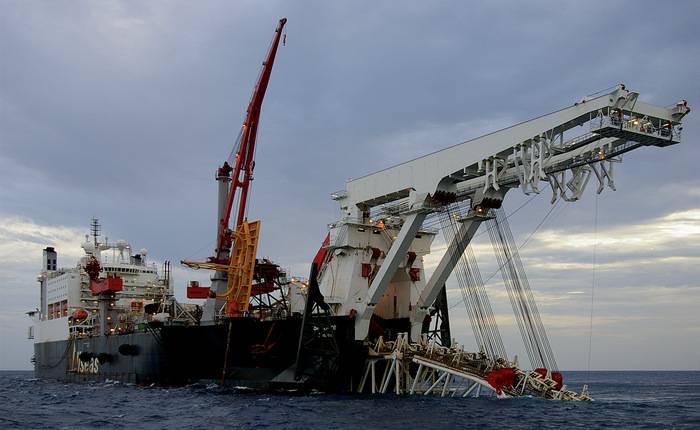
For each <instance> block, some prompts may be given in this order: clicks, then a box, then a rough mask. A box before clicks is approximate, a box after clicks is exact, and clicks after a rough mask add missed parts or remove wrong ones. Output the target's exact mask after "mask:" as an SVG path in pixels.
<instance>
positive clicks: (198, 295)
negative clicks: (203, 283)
mask: <svg viewBox="0 0 700 430" xmlns="http://www.w3.org/2000/svg"><path fill="white" fill-rule="evenodd" d="M208 297H209V287H200V286H199V281H190V285H188V286H187V298H188V299H206V298H208Z"/></svg>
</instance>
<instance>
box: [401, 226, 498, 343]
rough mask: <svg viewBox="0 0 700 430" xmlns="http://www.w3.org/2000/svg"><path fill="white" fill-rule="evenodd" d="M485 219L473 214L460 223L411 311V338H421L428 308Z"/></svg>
mask: <svg viewBox="0 0 700 430" xmlns="http://www.w3.org/2000/svg"><path fill="white" fill-rule="evenodd" d="M485 219H486V218H485V217H483V216H477V215H472V216H470V217H468V218H465V219H464V220H462V222H461V223H460V226H459V229H458V231H457V234H456V235H455V237H454V239H453V240H452V242H451V243H450V244H449V246H448V247H447V251H445V254H444V255H443V256H442V259H441V260H440V263H439V264H438V266H437V267H436V268H435V271H434V272H433V274H432V275H431V276H430V279H428V282H427V283H426V284H425V288H424V289H423V291H422V292H421V294H420V296H419V297H418V301H417V302H416V305H415V306H414V307H413V312H412V313H411V339H413V340H417V339H419V338H420V335H421V332H422V329H423V320H424V319H425V316H426V315H428V308H429V307H430V306H431V305H432V304H433V303H434V302H435V299H436V298H437V295H438V293H439V292H440V289H441V288H442V287H443V286H444V285H445V282H447V278H449V277H450V275H451V274H452V270H454V268H455V265H456V264H457V261H459V259H460V258H461V257H462V253H463V252H464V250H465V249H466V247H467V245H469V242H471V240H472V238H473V237H474V235H475V234H476V231H477V230H478V229H479V226H480V225H481V223H482V221H484V220H485Z"/></svg>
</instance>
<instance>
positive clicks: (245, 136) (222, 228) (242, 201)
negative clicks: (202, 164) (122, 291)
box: [214, 18, 287, 258]
mask: <svg viewBox="0 0 700 430" xmlns="http://www.w3.org/2000/svg"><path fill="white" fill-rule="evenodd" d="M286 23H287V19H286V18H282V19H280V20H279V23H278V24H277V29H275V35H274V37H273V38H272V44H271V45H270V49H269V50H268V52H267V56H266V57H265V61H264V62H263V64H262V70H261V71H260V75H259V76H258V81H257V83H256V84H255V88H254V89H253V95H252V96H251V97H250V103H248V109H247V111H246V118H245V121H244V122H243V129H242V130H241V137H240V140H239V142H238V148H236V154H235V163H234V166H233V169H231V167H230V166H228V162H224V165H223V166H222V168H221V169H222V170H223V171H231V178H232V179H233V181H232V183H231V186H230V188H229V192H228V197H227V199H226V206H225V210H224V213H223V217H222V218H221V219H220V220H219V229H218V232H219V233H218V240H217V249H216V252H215V254H214V255H215V256H216V257H217V258H219V257H218V256H219V253H220V252H221V251H222V250H223V249H225V248H228V245H229V244H230V241H231V235H230V231H231V230H229V222H230V218H231V211H232V209H233V203H234V201H235V200H236V194H237V192H238V189H239V188H240V190H241V192H240V196H239V199H238V208H237V216H236V224H235V226H234V229H235V227H238V226H239V225H241V223H243V220H244V219H245V213H246V207H247V204H248V188H249V186H250V181H251V180H252V179H253V169H254V168H255V160H254V158H255V142H256V138H257V134H258V124H259V120H260V110H261V108H262V102H263V99H264V98H265V92H266V91H267V85H268V83H269V82H270V75H271V73H272V66H273V65H274V63H275V56H276V55H277V47H278V46H279V42H280V38H281V36H282V29H283V28H284V25H285V24H286ZM220 171H221V170H220Z"/></svg>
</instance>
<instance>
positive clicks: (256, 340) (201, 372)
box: [34, 317, 367, 392]
mask: <svg viewBox="0 0 700 430" xmlns="http://www.w3.org/2000/svg"><path fill="white" fill-rule="evenodd" d="M330 322H331V323H332V325H333V327H334V332H335V341H336V343H337V346H338V352H339V354H338V357H339V360H338V365H337V367H336V369H335V370H334V373H333V374H332V375H325V376H324V377H323V378H309V377H308V376H309V375H306V376H307V377H304V378H294V371H293V370H294V368H295V366H294V365H295V362H296V355H297V349H298V345H299V333H300V329H301V317H292V318H287V319H284V320H276V321H259V320H256V319H249V318H235V319H231V320H230V321H227V322H224V323H223V324H218V325H209V326H189V327H184V326H164V327H160V328H152V329H149V330H148V331H146V332H142V333H133V334H128V335H115V336H103V337H94V338H85V339H78V340H74V341H71V340H64V341H56V342H44V343H39V344H35V346H34V352H35V366H34V369H35V374H36V376H37V377H39V378H46V379H58V380H64V381H74V382H78V381H104V380H115V381H120V382H124V383H135V384H151V383H156V384H159V385H186V384H191V383H196V382H207V383H208V382H217V383H219V382H221V380H222V376H223V374H224V372H223V369H224V356H225V352H226V345H227V341H228V343H229V352H228V362H227V365H226V378H225V384H226V385H233V386H246V387H251V388H257V389H277V388H318V389H322V390H327V391H335V392H342V391H347V390H349V389H350V387H351V386H352V385H353V384H354V381H357V378H358V375H359V373H360V372H361V366H362V365H363V364H364V361H365V357H366V353H367V352H366V348H364V347H362V346H361V344H360V343H358V342H356V341H355V340H354V324H353V323H354V320H352V319H350V318H347V317H331V318H330ZM229 324H230V334H231V336H230V338H229V336H228V335H229ZM297 376H299V375H297Z"/></svg>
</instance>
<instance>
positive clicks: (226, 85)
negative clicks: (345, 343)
mask: <svg viewBox="0 0 700 430" xmlns="http://www.w3.org/2000/svg"><path fill="white" fill-rule="evenodd" d="M0 10H2V13H0V58H1V59H2V60H0V215H2V217H3V218H2V219H3V220H6V219H16V218H17V217H19V218H20V219H24V220H29V221H31V222H32V223H34V224H35V225H37V226H40V228H41V229H48V228H49V227H51V226H68V227H70V228H75V229H79V228H82V227H81V226H83V225H84V226H87V222H88V220H89V218H90V217H91V216H93V215H94V216H99V217H100V218H101V219H102V221H103V224H104V227H105V230H106V231H109V232H110V237H113V238H115V239H116V238H122V237H123V238H130V239H131V240H132V241H138V242H139V244H140V245H139V246H141V245H143V246H146V247H148V248H149V249H150V250H151V253H152V255H155V256H157V257H158V258H160V259H171V260H173V261H178V260H180V259H182V258H184V257H191V256H193V253H196V252H198V251H199V252H200V256H202V257H203V256H206V255H208V254H209V253H210V252H211V250H209V249H208V247H207V244H208V243H211V242H212V240H213V230H214V224H213V219H214V208H215V185H214V183H213V180H212V179H213V171H214V169H215V168H216V166H217V165H219V164H220V163H221V162H222V160H223V159H224V158H225V157H226V156H227V154H228V153H229V151H230V148H231V146H232V143H233V140H234V138H235V136H236V134H237V132H238V129H239V127H240V124H241V121H242V117H243V113H244V110H245V106H246V104H247V102H248V98H249V96H250V91H251V89H252V86H253V83H254V80H255V78H256V75H257V73H258V71H259V67H260V63H261V61H262V58H263V55H264V51H265V49H266V48H267V44H268V42H269V40H270V38H271V36H272V31H273V29H274V25H275V23H276V20H277V19H278V18H280V17H281V16H286V17H287V18H288V19H289V23H288V27H287V32H288V37H287V47H285V48H283V49H281V50H280V52H279V55H278V59H277V62H276V65H275V70H274V72H273V76H272V81H271V84H270V87H269V91H268V97H267V99H266V102H265V105H264V108H263V122H262V128H261V130H260V136H259V142H260V146H259V149H258V153H257V167H256V180H255V183H254V198H253V203H252V207H251V212H250V215H251V217H261V218H262V219H263V228H264V233H263V237H262V244H261V252H262V253H263V254H265V255H268V256H270V257H272V258H274V259H275V260H277V261H279V262H280V263H282V264H283V265H286V266H293V267H295V268H296V267H299V268H301V267H303V264H305V263H306V262H308V261H309V259H310V258H311V257H312V256H313V254H314V252H315V250H316V249H317V248H318V246H319V243H320V241H321V239H322V237H323V235H324V234H325V225H326V224H327V223H329V222H332V221H334V219H335V218H336V217H337V216H338V213H337V209H336V206H335V205H334V202H332V201H331V200H330V199H329V198H328V195H329V193H330V192H332V191H335V190H337V189H340V188H342V187H343V185H344V181H345V180H346V179H347V178H349V177H357V176H360V175H362V174H366V173H368V172H372V171H374V170H377V169H380V168H383V167H386V166H388V165H392V164H395V163H399V162H402V161H404V160H406V159H408V158H412V157H414V156H416V155H419V154H421V153H426V152H429V151H432V150H434V149H436V148H441V147H444V146H448V145H452V144H455V143H457V142H459V141H462V140H465V139H466V138H468V137H473V136H474V135H478V134H480V133H482V132H485V131H491V130H493V129H496V128H500V127H502V126H506V125H508V124H509V123H512V122H517V121H521V120H525V119H528V118H531V117H534V116H537V115H540V114H543V113H546V112H550V111H553V110H555V109H558V108H560V107H563V106H566V105H569V104H570V103H572V102H574V101H576V100H578V99H579V98H580V97H581V96H583V95H586V94H590V93H592V92H594V91H597V90H599V89H602V88H606V87H609V86H611V85H614V84H616V83H618V82H621V81H624V82H626V83H627V84H628V86H629V87H630V88H632V89H633V90H638V91H640V93H641V97H642V98H643V99H645V100H647V101H651V102H654V103H658V104H662V105H666V104H671V103H674V102H676V101H677V100H678V99H680V98H687V99H688V100H689V101H690V103H691V105H693V106H700V97H699V95H700V84H699V83H698V81H697V75H698V70H700V67H698V66H699V65H700V64H699V63H700V60H699V59H700V43H698V42H699V39H700V38H699V37H698V30H697V25H696V22H695V21H696V19H697V16H699V15H700V14H699V12H700V5H698V4H697V2H691V1H685V2H684V1H679V2H674V4H673V7H665V8H659V7H657V6H656V5H655V4H654V3H646V2H631V1H630V2H614V3H607V4H605V5H600V6H592V5H590V4H587V3H564V4H562V3H561V2H538V3H536V4H532V2H529V3H528V4H525V3H522V2H490V3H489V4H487V5H478V6H477V5H470V6H465V5H463V4H461V3H460V2H454V3H451V2H440V3H435V2H432V3H426V2H408V3H407V2H403V3H402V4H401V5H400V7H399V6H397V5H396V3H393V2H359V3H357V2H353V3H342V4H341V3H337V2H334V3H329V2H323V1H308V2H295V3H286V2H266V3H265V4H264V5H261V4H260V3H259V2H224V1H207V2H198V3H196V4H195V3H191V2H126V1H125V2H119V3H107V2H66V1H58V2H38V1H37V2H20V1H5V2H2V4H1V5H0ZM630 23H635V24H634V25H632V24H630ZM699 126H700V116H698V115H697V113H696V112H693V113H691V115H690V116H689V117H688V118H687V121H686V125H685V130H684V133H685V137H684V139H685V143H684V144H682V145H678V146H676V147H671V148H667V149H663V150H661V149H658V148H644V149H642V150H639V151H636V152H635V153H632V154H629V155H628V156H626V157H625V161H624V163H623V164H622V165H621V166H619V167H620V168H619V169H617V172H616V175H617V184H618V189H619V190H620V191H618V192H616V193H606V194H604V195H602V196H601V197H600V199H599V205H600V207H599V209H600V214H601V215H600V217H599V225H600V229H601V232H602V231H607V230H606V229H608V228H612V227H616V226H620V225H624V224H631V225H641V224H643V223H644V222H647V221H648V220H651V219H656V218H659V217H663V216H665V215H668V214H670V213H675V212H680V211H684V210H688V209H694V208H698V207H700V194H699V193H698V190H700V183H698V180H697V177H696V171H697V167H696V164H697V160H698V159H700V148H699V147H698V145H697V141H698V136H699V134H700V127H699ZM516 193H517V192H513V195H512V196H509V202H508V208H510V209H511V210H512V209H513V208H514V207H517V205H519V204H520V203H521V202H522V201H523V197H521V196H518V195H517V194H516ZM546 200H547V198H541V199H539V200H538V201H537V203H533V204H532V205H531V207H528V209H527V210H526V211H524V212H522V213H521V214H519V215H520V216H518V217H517V218H516V219H514V220H513V221H512V225H513V228H514V230H515V231H516V232H519V233H520V234H521V235H525V236H526V235H527V234H529V232H530V231H531V230H532V228H533V227H534V226H535V225H536V224H537V222H538V221H539V219H541V217H542V216H543V214H544V212H545V211H546V210H547V207H548V206H547V205H548V203H547V201H546ZM593 202H594V199H593V198H592V196H591V195H588V196H587V198H586V199H585V200H584V201H582V202H579V203H576V204H574V205H570V207H568V208H566V209H565V210H563V211H562V213H561V215H560V217H559V218H558V219H557V220H556V222H557V223H561V224H559V225H560V227H561V228H562V229H566V231H575V232H577V233H581V234H584V233H587V232H590V231H591V229H592V219H593V218H592V217H593V216H592V213H593ZM85 229H86V228H85ZM611 231H612V232H615V231H619V230H611ZM610 234H613V233H610ZM659 234H662V233H659ZM78 239H80V238H78ZM546 245H547V244H546V243H544V242H539V241H538V242H536V243H533V244H532V245H530V246H531V247H535V246H537V247H538V249H539V250H540V251H541V252H537V253H533V254H529V253H528V254H524V257H525V258H526V262H527V264H528V267H531V268H532V269H531V270H532V271H533V285H535V282H534V281H536V282H537V284H536V285H535V288H537V289H542V290H543V291H545V290H546V291H549V290H555V291H553V293H552V294H554V295H557V296H558V297H561V296H563V295H564V294H565V291H576V290H582V291H588V290H587V289H586V283H585V282H584V281H580V282H579V281H577V280H578V279H590V278H589V277H588V274H587V273H588V270H587V268H586V267H561V266H556V265H555V264H554V263H556V264H559V265H561V264H563V263H570V262H578V263H585V261H582V259H583V258H584V254H585V253H583V251H582V252H581V253H576V252H575V251H572V250H556V251H553V252H550V251H551V250H550V249H548V248H547V247H546ZM37 246H39V244H37ZM210 247H211V246H209V248H210ZM202 249H203V250H202ZM14 252H22V253H31V254H32V255H31V256H23V257H22V258H23V259H25V258H28V259H33V263H31V264H30V263H28V262H26V261H25V263H22V264H19V263H12V265H11V266H10V264H9V262H6V263H4V264H3V266H2V276H3V280H4V282H5V285H4V291H5V292H6V293H5V294H6V296H7V298H6V299H4V300H3V301H2V304H0V315H2V318H3V320H4V321H9V322H10V323H11V324H10V326H11V327H12V330H14V331H18V330H23V328H22V327H24V325H26V322H25V321H24V316H23V315H22V312H23V311H24V310H25V309H29V308H31V307H32V306H34V301H35V300H34V299H35V296H36V294H35V291H34V288H35V286H36V283H35V281H34V279H33V278H34V275H35V271H36V269H37V268H38V266H39V261H40V255H39V254H37V253H36V251H35V250H29V249H24V248H22V249H16V250H15V251H14ZM62 252H66V253H67V252H70V251H69V250H68V249H66V250H62ZM601 252H602V251H601ZM639 254H640V255H635V256H620V255H617V256H616V257H615V258H616V259H617V258H620V259H621V260H624V261H627V260H629V264H630V267H631V268H619V267H618V268H615V269H614V270H610V271H609V274H610V276H611V277H614V278H615V282H617V278H619V279H620V280H625V283H624V284H625V285H628V286H631V285H635V284H644V285H648V286H649V288H650V289H653V288H656V287H658V288H670V289H671V290H673V291H684V292H687V291H688V290H683V289H682V288H686V287H683V284H684V282H683V281H684V280H685V285H688V286H692V283H693V282H694V281H693V280H694V279H697V272H693V271H684V270H685V269H682V270H681V269H678V267H680V266H678V264H680V263H678V262H673V265H672V267H673V269H669V270H668V272H669V276H670V277H671V278H672V279H673V280H674V282H673V285H670V284H668V283H666V282H663V277H662V276H661V275H659V272H658V270H656V269H654V270H650V271H649V272H647V269H646V267H649V266H648V263H647V262H646V260H645V258H647V259H648V258H653V257H654V256H653V255H652V256H650V255H649V254H644V252H641V253H639ZM601 255H602V254H601ZM677 255H678V256H681V257H683V256H685V257H691V256H697V248H696V247H693V246H692V244H690V245H688V246H687V247H686V248H684V249H683V250H682V251H678V253H677ZM480 259H481V256H480ZM484 259H486V257H484ZM8 261H9V260H8ZM13 261H14V260H13ZM27 261H29V260H27ZM547 263H552V264H553V268H556V269H547V267H546V265H547ZM656 267H658V266H652V268H656ZM602 270H604V269H601V271H602ZM484 271H485V272H486V271H487V270H486V269H485V270H484ZM540 271H541V272H542V274H541V275H540V274H537V275H536V274H535V273H540ZM602 273H603V272H602ZM605 273H607V272H605ZM182 276H183V278H178V280H177V282H178V286H179V287H184V282H185V281H186V279H185V278H184V276H186V275H185V274H184V273H183V274H182ZM187 276H189V275H187ZM197 276H199V275H197ZM547 276H551V277H566V278H567V279H569V280H572V285H570V286H567V288H564V289H562V290H561V291H558V290H557V288H558V287H557V286H556V284H555V282H554V281H553V280H552V279H550V278H547ZM611 279H613V278H611ZM601 282H602V281H601ZM667 284H668V285H667ZM688 288H689V287H688ZM620 291H622V289H620ZM662 291H666V290H662ZM690 291H696V290H690ZM620 294H621V296H620V303H619V311H618V312H619V313H620V315H621V317H625V316H632V315H633V314H634V312H637V311H636V310H633V309H631V308H630V306H631V305H630V304H629V303H624V300H622V299H624V297H626V296H625V294H624V293H620ZM580 296H583V295H580ZM577 297H578V296H577V295H575V294H574V295H572V298H569V297H566V298H567V300H566V301H564V302H561V303H562V306H563V307H564V308H563V309H565V310H569V311H570V312H569V313H570V314H573V313H575V312H578V314H577V315H582V314H585V312H583V311H582V310H581V308H582V307H584V306H585V302H586V300H585V297H580V298H581V300H580V301H578V302H575V301H572V300H574V298H577ZM669 297H677V296H673V295H671V296H669ZM679 297H683V295H681V296H679ZM686 297H687V300H686V301H685V304H683V303H679V304H678V306H679V308H678V309H685V308H682V306H685V305H687V304H688V303H694V304H695V305H697V304H698V298H697V293H693V294H689V295H688V296H686ZM601 300H604V298H601ZM610 300H611V302H612V300H613V299H612V298H611V299H610ZM616 303H617V302H616ZM649 303H650V305H649V306H650V307H648V308H647V310H648V313H649V315H652V316H653V315H657V314H659V313H660V312H662V307H655V306H654V304H653V300H651V299H649ZM601 306H602V305H601ZM659 306H661V305H659ZM669 306H671V308H672V305H669ZM543 307H545V308H546V311H547V313H549V312H551V313H552V315H555V314H557V315H558V313H557V312H555V311H554V310H553V309H552V308H550V307H549V306H547V305H546V304H544V303H543ZM671 308H669V309H671ZM663 309H666V308H663ZM506 311H507V309H505V310H504V311H503V314H504V315H505V314H506ZM574 311H575V312H574ZM663 312H665V311H663ZM562 313H565V312H562ZM8 315H10V316H8ZM572 318H574V317H572ZM678 318H680V316H679V317H678ZM571 321H576V320H575V319H572V320H571ZM679 321H683V320H682V319H681V320H679ZM690 323H693V321H692V320H686V324H690ZM679 324H680V322H679ZM652 326H653V325H652V324H651V323H650V325H649V326H644V325H639V326H636V325H635V324H633V323H629V325H627V326H624V332H625V333H626V335H627V336H628V337H629V338H630V339H632V340H631V342H632V341H634V340H637V341H640V339H642V338H643V337H644V333H647V332H648V331H649V330H650V329H651V328H650V327H652ZM3 333H7V332H3ZM8 336H9V334H8ZM464 336H465V338H466V337H468V333H467V332H466V331H465V332H464ZM4 339H5V334H3V340H4ZM7 339H10V342H11V343H12V345H17V350H21V348H25V347H26V341H22V340H21V336H19V337H17V336H13V337H11V338H9V337H8V338H7ZM673 339H676V340H677V343H678V344H681V343H682V342H683V339H682V338H681V337H680V336H675V337H674V336H671V337H668V340H665V341H664V342H667V343H668V345H671V344H672V343H673V342H672V340H673ZM555 340H556V343H555V345H557V344H558V345H561V346H560V347H559V348H558V351H561V352H562V354H567V352H566V351H571V350H575V348H573V349H572V348H570V346H572V345H579V344H580V339H577V338H569V337H566V336H562V337H557V338H555ZM660 342H661V341H660ZM514 343H517V341H514ZM668 345H667V344H660V346H659V348H662V347H665V346H668ZM689 348H690V347H689ZM693 348H695V350H693V351H694V352H693V351H691V352H692V353H690V354H689V357H691V358H688V359H687V360H686V361H682V360H681V359H679V361H663V360H661V359H659V358H658V357H656V356H654V355H653V354H644V355H642V358H635V360H640V361H639V364H638V367H647V368H648V367H655V366H656V367H683V368H691V367H693V366H695V367H697V365H698V363H695V364H693V361H692V360H695V361H697V358H692V354H695V357H697V356H698V355H699V354H700V352H699V351H698V350H699V349H700V347H699V346H697V345H695V346H694V347H693ZM24 351H28V348H26V349H25V350H24ZM3 354H7V353H6V352H3ZM20 355H21V354H14V355H11V356H6V355H0V358H1V360H2V361H1V362H0V368H3V367H21V366H26V365H27V364H28V363H27V362H26V359H25V358H23V357H21V356H20ZM25 355H28V352H26V353H25ZM628 359H629V358H628ZM625 360H626V358H624V357H622V356H620V357H617V358H615V360H614V361H613V362H611V364H609V366H608V367H611V366H612V367H625V363H626V361H625ZM683 360H685V359H683ZM560 361H561V364H562V366H563V367H567V366H568V367H581V366H582V362H581V358H580V357H579V355H573V354H570V355H565V356H564V357H562V359H561V360H560ZM604 364H605V363H599V364H597V366H599V367H606V365H604ZM635 366H637V365H635ZM635 366H632V367H635Z"/></svg>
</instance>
